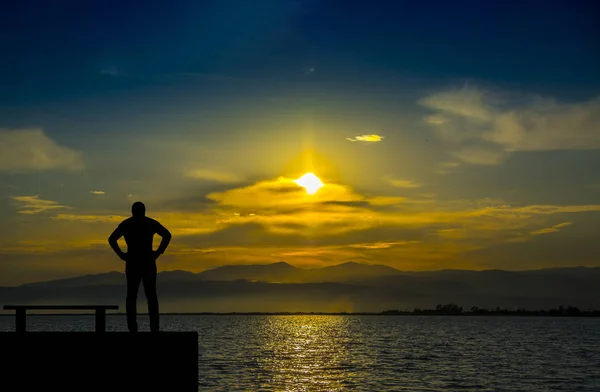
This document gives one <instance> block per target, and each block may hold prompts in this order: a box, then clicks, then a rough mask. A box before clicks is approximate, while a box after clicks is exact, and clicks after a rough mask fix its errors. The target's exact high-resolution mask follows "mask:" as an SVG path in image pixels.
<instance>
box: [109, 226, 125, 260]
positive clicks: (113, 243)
mask: <svg viewBox="0 0 600 392" xmlns="http://www.w3.org/2000/svg"><path fill="white" fill-rule="evenodd" d="M121 237H123V230H122V227H121V225H119V226H117V228H116V229H115V231H113V232H112V234H111V235H110V237H108V243H109V244H110V247H111V248H112V249H113V250H114V251H115V253H116V254H117V256H119V257H120V258H121V260H125V252H123V251H122V250H121V248H120V247H119V243H118V242H117V241H119V238H121Z"/></svg>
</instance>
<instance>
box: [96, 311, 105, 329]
mask: <svg viewBox="0 0 600 392" xmlns="http://www.w3.org/2000/svg"><path fill="white" fill-rule="evenodd" d="M96 332H106V310H105V309H96Z"/></svg>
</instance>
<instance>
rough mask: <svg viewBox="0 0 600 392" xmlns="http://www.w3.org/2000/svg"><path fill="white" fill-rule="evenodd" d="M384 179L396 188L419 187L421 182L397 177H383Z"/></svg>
mask: <svg viewBox="0 0 600 392" xmlns="http://www.w3.org/2000/svg"><path fill="white" fill-rule="evenodd" d="M385 180H386V181H387V182H388V183H389V184H390V185H391V186H393V187H396V188H420V187H421V186H422V185H423V184H421V183H418V182H415V181H412V180H401V179H397V178H391V177H385Z"/></svg>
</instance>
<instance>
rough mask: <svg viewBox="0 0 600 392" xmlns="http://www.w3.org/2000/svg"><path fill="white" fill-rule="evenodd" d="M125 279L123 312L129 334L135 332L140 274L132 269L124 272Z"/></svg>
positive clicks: (136, 327)
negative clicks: (125, 294)
mask: <svg viewBox="0 0 600 392" xmlns="http://www.w3.org/2000/svg"><path fill="white" fill-rule="evenodd" d="M125 276H126V277H127V298H126V299H125V311H126V312H127V328H128V329H129V332H137V331H138V325H137V296H138V291H139V288H140V282H141V281H142V274H141V273H140V271H137V270H136V269H134V268H127V269H126V270H125Z"/></svg>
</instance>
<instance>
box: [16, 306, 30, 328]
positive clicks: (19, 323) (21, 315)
mask: <svg viewBox="0 0 600 392" xmlns="http://www.w3.org/2000/svg"><path fill="white" fill-rule="evenodd" d="M16 313H17V314H16V318H15V330H16V332H25V331H26V329H27V324H26V321H25V317H26V309H17V310H16Z"/></svg>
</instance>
